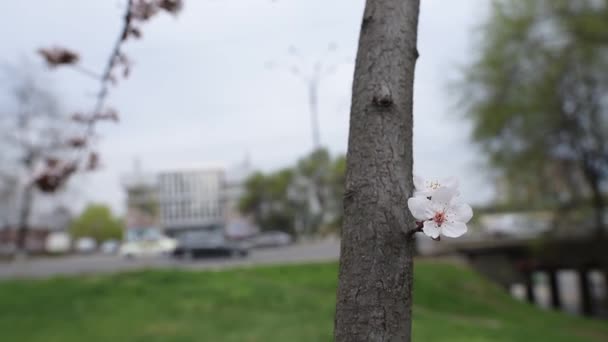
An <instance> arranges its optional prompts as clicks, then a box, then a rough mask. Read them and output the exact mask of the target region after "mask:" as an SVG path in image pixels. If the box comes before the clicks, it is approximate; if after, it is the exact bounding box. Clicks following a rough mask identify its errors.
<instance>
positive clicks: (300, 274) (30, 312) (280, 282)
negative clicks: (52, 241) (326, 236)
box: [0, 261, 608, 342]
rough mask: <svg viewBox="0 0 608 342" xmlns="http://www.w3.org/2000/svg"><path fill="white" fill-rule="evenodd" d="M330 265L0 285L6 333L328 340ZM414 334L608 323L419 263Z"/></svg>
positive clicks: (52, 339) (562, 335) (560, 330)
mask: <svg viewBox="0 0 608 342" xmlns="http://www.w3.org/2000/svg"><path fill="white" fill-rule="evenodd" d="M337 273H338V269H337V265H336V264H335V263H330V264H320V265H297V266H273V267H256V268H248V269H236V270H230V271H221V272H190V271H171V270H163V271H143V272H136V273H126V274H114V275H106V276H87V277H78V278H56V279H50V280H33V281H31V280H19V281H8V282H3V283H0V308H2V309H1V310H0V331H2V338H3V341H28V342H38V341H44V342H77V341H78V342H80V341H88V342H97V341H100V342H102V341H103V342H106V341H133V342H137V341H146V342H155V341H183V342H186V341H217V342H224V341H226V342H230V341H234V342H237V341H238V342H241V341H250V342H255V341H259V342H262V341H263V342H273V341H290V342H292V341H293V342H299V341H301V342H310V341H331V340H332V330H333V317H334V313H335V294H336V282H337V279H338V277H337ZM415 276H416V282H415V284H414V293H415V296H414V307H413V312H414V321H413V340H414V341H425V342H443V341H445V342H448V341H449V342H470V341H475V342H490V341H491V342H496V341H499V342H508V341H513V342H515V341H517V342H521V341H538V342H542V341H551V342H600V341H606V340H608V326H606V324H605V323H604V322H600V321H590V320H584V319H581V318H576V317H572V316H569V315H564V314H558V313H553V312H549V311H546V310H541V309H537V308H534V307H532V306H529V305H527V304H524V303H521V302H518V301H515V300H513V299H511V298H509V296H508V295H507V294H506V293H504V291H503V290H502V289H499V288H497V287H496V286H494V285H492V284H489V283H488V282H487V281H486V280H484V279H483V278H481V277H480V276H478V275H476V274H474V273H473V272H471V271H470V270H468V269H466V268H463V267H460V266H454V265H448V264H443V263H434V262H428V261H426V262H425V261H420V262H418V263H417V264H416V270H415Z"/></svg>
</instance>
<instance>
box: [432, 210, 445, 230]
mask: <svg viewBox="0 0 608 342" xmlns="http://www.w3.org/2000/svg"><path fill="white" fill-rule="evenodd" d="M433 221H435V223H436V224H437V226H438V227H441V225H442V224H443V223H444V222H445V221H446V215H445V212H443V211H440V212H437V213H435V216H433Z"/></svg>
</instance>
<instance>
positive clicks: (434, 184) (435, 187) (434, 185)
mask: <svg viewBox="0 0 608 342" xmlns="http://www.w3.org/2000/svg"><path fill="white" fill-rule="evenodd" d="M440 186H441V184H439V182H438V181H432V182H431V183H430V184H429V188H431V189H433V190H437V189H439V187H440Z"/></svg>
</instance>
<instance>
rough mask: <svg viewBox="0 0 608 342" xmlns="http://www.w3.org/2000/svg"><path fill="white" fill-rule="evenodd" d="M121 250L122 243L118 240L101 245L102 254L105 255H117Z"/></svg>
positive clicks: (107, 241)
mask: <svg viewBox="0 0 608 342" xmlns="http://www.w3.org/2000/svg"><path fill="white" fill-rule="evenodd" d="M119 248H120V243H118V241H116V240H106V241H104V242H103V243H102V244H101V248H100V249H101V252H102V253H103V254H116V252H118V249H119Z"/></svg>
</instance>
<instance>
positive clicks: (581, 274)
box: [577, 268, 593, 316]
mask: <svg viewBox="0 0 608 342" xmlns="http://www.w3.org/2000/svg"><path fill="white" fill-rule="evenodd" d="M577 273H578V284H579V291H580V297H579V298H580V302H581V314H583V315H585V316H591V315H592V314H593V302H592V297H591V284H590V283H589V276H588V270H587V269H586V268H581V269H579V270H577Z"/></svg>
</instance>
